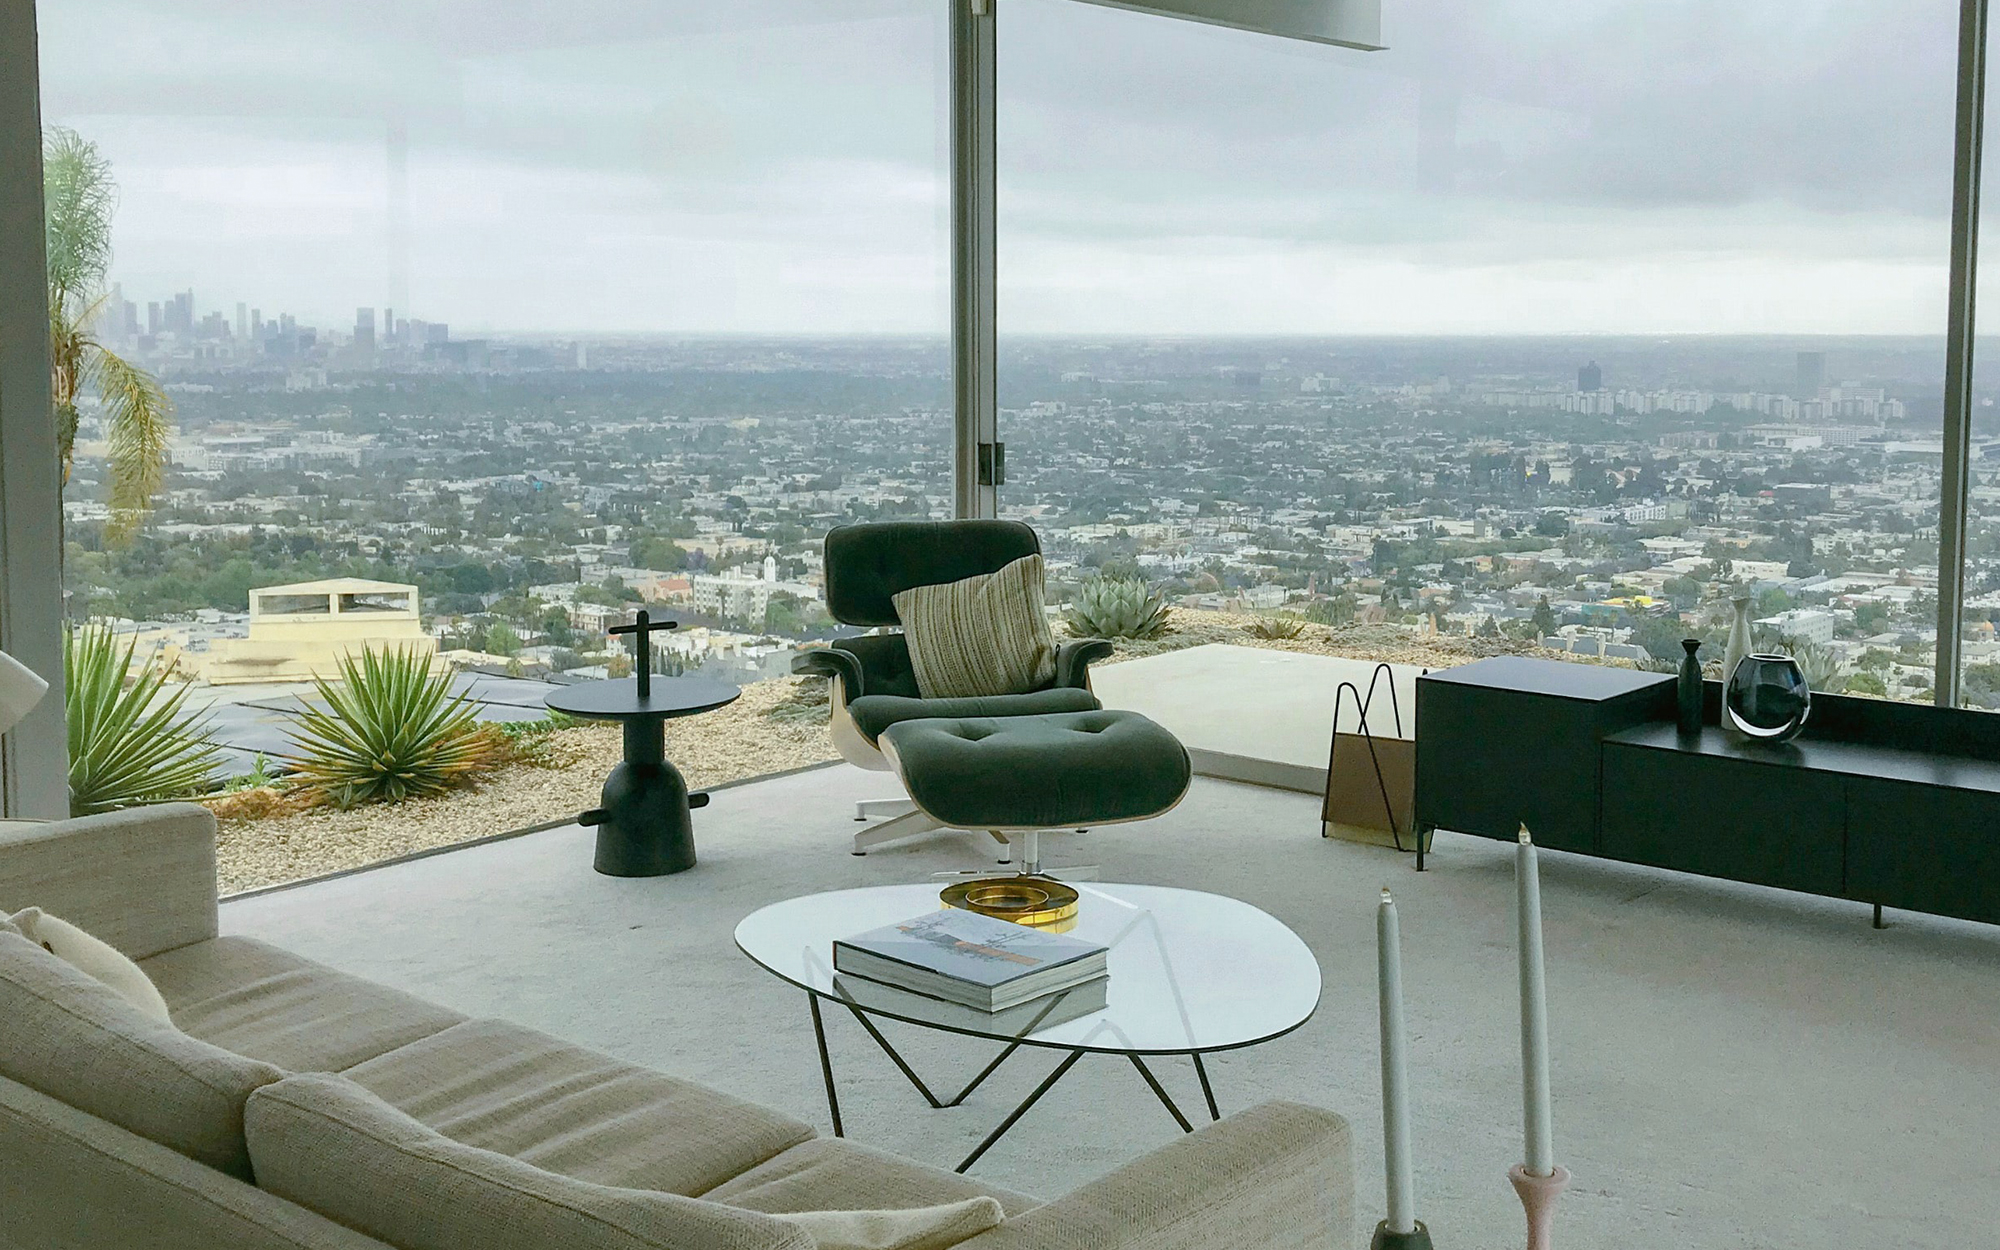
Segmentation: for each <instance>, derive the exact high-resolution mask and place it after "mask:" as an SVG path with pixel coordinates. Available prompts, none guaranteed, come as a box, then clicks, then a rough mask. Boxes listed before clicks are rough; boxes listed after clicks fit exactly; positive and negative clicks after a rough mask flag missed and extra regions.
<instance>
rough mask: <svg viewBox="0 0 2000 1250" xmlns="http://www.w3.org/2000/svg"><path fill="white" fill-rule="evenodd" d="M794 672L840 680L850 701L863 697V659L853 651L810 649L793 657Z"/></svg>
mask: <svg viewBox="0 0 2000 1250" xmlns="http://www.w3.org/2000/svg"><path fill="white" fill-rule="evenodd" d="M792 671H793V672H794V673H797V674H800V675H801V676H807V677H833V678H838V679H839V680H840V684H841V687H842V688H843V689H844V690H845V691H846V694H847V698H848V699H849V700H850V701H852V700H854V699H858V698H860V697H861V695H862V685H861V659H860V657H859V656H857V655H855V654H854V653H853V652H852V651H848V650H844V649H843V648H840V647H808V648H806V649H805V650H804V651H801V652H799V653H798V654H797V655H795V656H793V657H792Z"/></svg>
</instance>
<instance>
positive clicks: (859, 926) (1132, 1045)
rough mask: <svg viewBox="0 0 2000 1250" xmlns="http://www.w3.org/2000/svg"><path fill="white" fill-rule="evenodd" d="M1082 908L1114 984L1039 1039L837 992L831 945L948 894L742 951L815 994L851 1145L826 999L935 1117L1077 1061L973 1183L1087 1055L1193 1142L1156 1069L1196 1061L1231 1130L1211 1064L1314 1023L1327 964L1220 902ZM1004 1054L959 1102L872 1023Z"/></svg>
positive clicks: (1110, 900) (744, 930) (1153, 898)
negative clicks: (1135, 1083)
mask: <svg viewBox="0 0 2000 1250" xmlns="http://www.w3.org/2000/svg"><path fill="white" fill-rule="evenodd" d="M1072 884H1075V885H1076V889H1077V890H1078V892H1079V893H1080V894H1081V895H1082V899H1081V901H1080V906H1079V909H1078V912H1077V917H1076V925H1075V927H1074V928H1072V929H1069V930H1068V931H1067V932H1068V933H1069V935H1070V936H1071V937H1078V938H1083V939H1085V940H1087V941H1094V942H1102V943H1104V944H1105V945H1106V946H1108V947H1110V954H1109V956H1108V962H1109V965H1110V971H1109V976H1110V980H1109V982H1108V983H1107V985H1106V990H1107V994H1106V1003H1105V1006H1104V1008H1103V1009H1102V1010H1101V1011H1096V1012H1093V1013H1091V1014H1090V1015H1086V1016H1081V1017H1078V1018H1076V1019H1073V1020H1069V1021H1066V1022H1064V1023H1061V1024H1057V1025H1055V1026H1053V1027H1048V1028H1040V1029H1035V1028H1034V1024H1033V1021H1032V1020H1030V1021H1028V1022H1027V1023H1026V1024H1025V1025H1023V1026H1021V1027H1024V1028H1027V1029H1029V1030H1031V1031H1027V1032H1022V1033H1018V1034H1017V1033H1013V1032H1008V1031H1007V1030H1005V1029H1002V1028H995V1027H993V1026H992V1025H990V1024H988V1023H986V1021H985V1020H984V1019H983V1018H981V1017H979V1016H978V1015H977V1013H972V1012H955V1013H953V1015H952V1022H951V1023H940V1022H939V1020H938V1019H936V1018H929V1017H927V1016H920V1015H918V1014H914V1013H911V1012H909V1011H907V1010H892V1009H888V1008H885V1007H883V1006H881V1005H879V1004H875V1003H872V1002H871V1003H862V1002H859V1001H856V999H855V996H854V995H853V994H852V993H851V992H850V991H848V990H847V989H846V988H845V986H846V985H847V984H850V982H849V981H848V979H847V978H846V977H842V978H840V979H838V980H836V978H835V976H834V971H833V943H834V941H835V940H836V939H838V938H849V937H854V936H855V935H857V934H861V933H865V932H867V931H868V930H870V929H877V928H881V927H882V926H884V925H891V924H895V923H896V922H897V921H900V920H908V919H910V918H911V917H912V916H918V915H922V914H923V913H924V912H926V911H934V910H936V909H937V908H938V907H939V906H941V904H940V903H939V902H938V887H937V886H936V885H935V884H932V885H889V886H875V887H872V888H869V889H861V890H838V891H834V892H832V893H827V894H809V895H806V896H805V897H803V898H795V899H788V900H786V901H785V902H782V903H773V904H771V905H770V906H769V907H765V908H762V909H761V910H758V911H755V912H752V913H751V914H750V915H749V916H747V917H745V918H744V920H743V922H742V923H741V924H739V925H737V926H736V945H737V946H738V947H739V948H740V949H741V950H742V951H743V953H744V954H746V955H748V956H750V958H751V959H753V960H755V961H756V962H757V963H758V964H760V965H761V966H763V968H764V969H765V970H766V971H769V972H771V973H773V974H775V975H777V976H778V977H780V978H782V979H784V980H786V981H788V982H790V983H791V984H793V985H795V986H797V987H798V988H800V989H802V990H804V991H805V992H806V999H807V1002H808V1004H809V1005H810V1008H811V1011H812V1022H813V1038H814V1040H815V1041H816V1042H817V1043H818V1046H819V1062H820V1075H821V1077H822V1078H823V1079H824V1080H825V1082H826V1103H827V1110H828V1111H830V1112H831V1113H832V1115H833V1132H834V1136H836V1137H839V1136H843V1135H844V1134H843V1132H842V1127H841V1121H840V1096H839V1094H838V1092H837V1091H836V1090H835V1088H834V1080H833V1060H832V1058H831V1056H830V1055H829V1054H828V1052H827V1048H826V1025H825V1021H824V1020H823V1019H822V1016H821V1011H820V1000H821V999H825V1000H827V1001H828V1002H831V1003H833V1004H835V1005H837V1006H839V1007H843V1008H845V1009H846V1010H847V1011H848V1012H850V1013H851V1014H852V1015H853V1016H854V1018H855V1019H856V1020H857V1021H859V1022H860V1024H861V1027H862V1028H863V1029H864V1030H865V1031H866V1032H867V1033H868V1035H869V1036H870V1037H871V1038H873V1039H874V1040H875V1042H876V1044H877V1045H879V1046H880V1047H881V1048H882V1050H883V1051H884V1053H886V1054H887V1055H888V1056H889V1058H890V1059H891V1060H892V1061H893V1062H894V1063H895V1065H896V1067H897V1068H898V1069H900V1070H901V1071H902V1073H903V1075H904V1076H906V1077H908V1078H909V1080H910V1083H911V1084H912V1085H914V1086H916V1089H917V1092H918V1093H919V1094H921V1095H923V1098H924V1101H926V1102H927V1103H929V1104H930V1105H931V1106H932V1107H955V1106H958V1105H959V1104H960V1103H962V1102H964V1101H965V1099H966V1097H967V1096H968V1095H970V1094H971V1093H972V1091H973V1090H975V1089H978V1088H979V1086H980V1085H981V1084H982V1083H983V1082H984V1081H985V1080H986V1078H987V1077H989V1076H991V1075H993V1073H994V1072H995V1071H997V1070H998V1069H999V1067H1000V1065H1001V1064H1003V1063H1005V1062H1006V1061H1007V1060H1008V1059H1009V1058H1010V1057H1012V1056H1013V1055H1014V1053H1015V1052H1016V1051H1018V1050H1020V1049H1021V1048H1022V1047H1024V1046H1026V1047H1038V1048H1041V1049H1044V1050H1056V1051H1064V1052H1067V1053H1066V1054H1065V1055H1064V1056H1063V1059H1062V1062H1061V1063H1059V1064H1057V1065H1056V1068H1055V1070H1054V1071H1053V1072H1051V1073H1049V1075H1048V1078H1047V1079H1046V1080H1044V1081H1043V1082H1042V1083H1041V1084H1040V1085H1039V1086H1037V1087H1036V1089H1035V1091H1034V1093H1032V1094H1030V1095H1028V1097H1027V1099H1026V1101H1024V1102H1022V1103H1021V1105H1020V1106H1018V1107H1016V1108H1015V1109H1014V1110H1013V1111H1012V1112H1011V1113H1009V1114H1008V1116H1007V1117H1006V1119H1004V1120H1002V1121H1001V1122H1000V1124H999V1126H998V1127H997V1128H995V1129H994V1130H993V1131H992V1132H991V1133H990V1134H988V1135H987V1137H986V1139H985V1140H984V1141H982V1142H980V1143H979V1145H978V1146H977V1147H976V1148H975V1149H974V1150H973V1152H972V1153H971V1154H970V1155H967V1156H966V1158H965V1160H964V1161H963V1162H962V1163H960V1164H959V1165H958V1169H957V1170H958V1171H960V1172H963V1171H965V1170H966V1169H967V1168H969V1167H971V1166H972V1165H973V1164H974V1163H975V1162H977V1161H978V1159H979V1157H980V1156H981V1155H983V1154H985V1153H986V1151H987V1150H988V1149H990V1148H991V1147H992V1146H993V1144H994V1143H995V1142H997V1141H999V1140H1000V1138H1001V1137H1003V1136H1004V1135H1005V1134H1006V1133H1007V1131H1008V1130H1009V1129H1011V1128H1013V1127H1014V1125H1015V1124H1016V1123H1017V1122H1018V1121H1019V1120H1020V1118H1021V1117H1022V1116H1024V1115H1026V1114H1027V1113H1028V1110H1029V1108H1031V1107H1033V1106H1034V1105H1035V1104H1036V1103H1037V1102H1039V1101H1040V1100H1041V1098H1042V1096H1043V1095H1044V1094H1046V1093H1048V1092H1049V1090H1050V1089H1052V1088H1054V1086H1055V1084H1056V1082H1058V1081H1060V1080H1062V1078H1063V1077H1064V1076H1065V1075H1067V1074H1068V1072H1069V1070H1070V1069H1071V1068H1073V1067H1075V1066H1076V1064H1077V1062H1078V1061H1079V1060H1081V1059H1082V1058H1083V1057H1084V1056H1085V1055H1092V1054H1096V1055H1122V1056H1124V1057H1125V1058H1126V1059H1129V1060H1130V1061H1131V1063H1132V1066H1133V1067H1134V1068H1135V1069H1137V1070H1138V1073H1139V1075H1140V1076H1141V1077H1142V1078H1143V1079H1144V1080H1145V1082H1146V1085H1147V1086H1148V1087H1149V1088H1150V1089H1151V1090H1152V1091H1153V1093H1154V1094H1155V1095H1156V1096H1157V1097H1158V1098H1159V1100H1160V1102H1161V1103H1162V1104H1164V1105H1165V1107H1166V1108H1167V1111H1168V1112H1169V1113H1170V1114H1171V1115H1172V1116H1173V1117H1174V1121H1175V1122H1176V1123H1177V1124H1179V1125H1180V1127H1181V1129H1182V1131H1184V1132H1193V1131H1194V1126H1193V1125H1192V1124H1191V1123H1189V1121H1188V1117H1187V1116H1186V1115H1184V1114H1182V1112H1181V1109H1180V1108H1179V1107H1178V1106H1176V1105H1175V1103H1174V1100H1173V1099H1172V1098H1171V1097H1170V1096H1169V1095H1168V1094H1167V1091H1166V1087H1165V1086H1163V1085H1161V1084H1160V1081H1159V1078H1158V1077H1157V1076H1155V1075H1154V1074H1153V1070H1152V1069H1151V1068H1149V1067H1148V1066H1147V1065H1146V1060H1147V1059H1148V1058H1152V1057H1158V1056H1167V1055H1186V1056H1188V1057H1189V1058H1191V1059H1192V1060H1193V1061H1194V1070H1195V1073H1196V1075H1197V1076H1198V1077H1199V1078H1200V1081H1201V1092H1202V1097H1203V1099H1204V1100H1205V1101H1206V1102H1207V1104H1208V1114H1209V1118H1210V1119H1212V1120H1219V1119H1221V1118H1222V1113H1221V1110H1220V1109H1219V1108H1218V1107H1217V1105H1216V1101H1215V1092H1214V1089H1213V1087H1212V1086H1210V1084H1209V1081H1208V1069H1207V1068H1206V1067H1204V1066H1203V1064H1202V1061H1201V1060H1202V1056H1203V1055H1205V1054H1211V1053H1213V1052H1215V1051H1221V1050H1236V1049H1239V1048H1241V1047H1245V1046H1255V1045H1258V1044H1259V1043H1262V1042H1268V1041H1271V1040H1272V1039H1273V1038H1278V1037H1283V1036H1284V1035H1285V1034H1287V1033H1289V1032H1291V1031H1292V1030H1293V1029H1296V1028H1298V1027H1299V1026H1300V1025H1302V1024H1304V1023H1305V1022H1306V1021H1307V1020H1309V1019H1311V1018H1312V1014H1313V1011H1314V1009H1315V1008H1316V1007H1318V1005H1319V993H1320V976H1319V961H1317V960H1316V959H1314V958H1313V954H1312V952H1311V951H1310V950H1308V949H1307V948H1306V944H1305V943H1304V942H1303V941H1301V940H1300V939H1299V936H1298V934H1296V933H1293V932H1292V931H1291V930H1290V929H1288V928H1286V927H1285V926H1284V925H1283V924H1282V923H1280V922H1279V921H1278V920H1276V919H1274V918H1273V917H1271V916H1270V915H1268V914H1266V913H1265V912H1262V911H1259V910H1258V909H1257V908H1255V907H1252V906H1251V905H1250V904H1248V903H1245V902H1241V901H1239V900H1237V899H1233V898H1226V897H1224V896H1222V895H1220V894H1205V893H1203V892H1201V891H1199V890H1180V889H1173V888H1170V887H1166V886H1150V885H1095V884H1076V883H1072ZM877 1016H879V1017H883V1018H887V1019H892V1020H901V1021H904V1022H906V1023H909V1024H914V1025H918V1026H920V1027H922V1028H926V1029H935V1030H941V1031H943V1032H948V1033H959V1034H963V1035H966V1036H969V1037H981V1038H988V1039H991V1040H993V1041H997V1042H1003V1043H1005V1048H1004V1049H1003V1050H1002V1051H1001V1052H1000V1053H999V1055H997V1056H996V1057H995V1058H994V1059H993V1060H992V1062H990V1063H988V1064H987V1065H986V1066H985V1068H983V1069H981V1070H980V1072H979V1073H978V1074H977V1075H976V1076H974V1077H973V1078H972V1080H971V1081H970V1082H969V1083H968V1084H967V1085H966V1086H965V1088H963V1089H961V1090H959V1091H958V1093H957V1095H956V1096H954V1097H950V1098H941V1097H939V1096H938V1095H937V1094H935V1093H933V1092H932V1090H931V1088H930V1087H929V1086H928V1085H927V1084H925V1083H924V1080H923V1078H922V1077H920V1076H919V1075H918V1074H917V1072H916V1070H915V1069H914V1068H912V1067H911V1066H910V1064H909V1062H908V1060H906V1059H905V1058H904V1057H903V1056H902V1055H901V1054H899V1053H898V1052H897V1050H896V1048H895V1047H894V1046H892V1045H890V1044H889V1040H888V1039H887V1038H886V1037H884V1036H883V1035H882V1031H881V1030H880V1029H879V1028H878V1027H876V1024H875V1021H874V1019H872V1018H871V1017H877Z"/></svg>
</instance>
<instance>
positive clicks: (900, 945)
mask: <svg viewBox="0 0 2000 1250" xmlns="http://www.w3.org/2000/svg"><path fill="white" fill-rule="evenodd" d="M1107 953H1108V948H1107V947H1105V946H1104V945H1103V944H1102V943H1098V942H1086V941H1083V940H1081V939H1078V938H1073V937H1068V936H1065V935H1063V934H1060V933H1047V932H1044V931H1042V930H1039V929H1034V928H1030V927H1029V926H1027V925H1018V924H1014V923H1011V922H1010V921H1006V920H995V919H993V918H992V917H991V916H982V915H980V914H979V913H978V912H971V911H959V910H957V909H955V908H946V909H944V910H941V911H934V912H929V913H927V914H925V915H922V916H918V917H916V918H915V919H912V920H905V921H902V922H900V923H898V924H892V925H885V926H883V927H882V928H880V929H875V930H871V931H870V932H867V933H863V934H861V935H859V936H858V937H851V938H844V939H842V940H840V941H837V942H835V943H834V944H833V966H834V969H835V970H836V971H839V972H844V973H847V974H848V975H849V976H858V977H866V978H868V979H869V980H871V981H880V982H882V983H883V984H885V985H893V986H896V987H898V988H900V989H906V990H914V991H916V992H917V993H919V994H928V995H930V996H931V997H933V998H942V999H944V1000H946V1001H947V1002H954V1003H962V1004H964V1005H965V1006H967V1007H976V1008H978V1009H979V1010H981V1011H1004V1010H1006V1009H1007V1008H1009V1007H1012V1006H1015V1005H1017V1004H1019V1003H1024V1002H1027V1001H1028V1000H1029V999H1034V998H1040V997H1042V996H1043V995H1046V994H1052V993H1054V992H1056V991H1057V990H1063V989H1068V988H1070V987H1071V986H1074V985H1081V984H1082V983H1084V982H1085V981H1090V980H1094V979H1096V978H1098V977H1101V976H1103V975H1104V974H1105V956H1106V954H1107Z"/></svg>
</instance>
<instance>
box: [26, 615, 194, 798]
mask: <svg viewBox="0 0 2000 1250" xmlns="http://www.w3.org/2000/svg"><path fill="white" fill-rule="evenodd" d="M132 647H133V644H132V643H131V642H127V643H126V644H125V645H124V646H123V647H120V646H119V645H118V640H117V639H116V638H115V637H113V635H112V633H111V631H110V630H109V629H105V628H103V627H101V626H84V627H82V628H80V629H73V630H71V631H70V632H69V633H68V634H66V635H64V636H63V671H64V673H65V674H66V675H67V680H66V681H65V684H64V687H63V710H64V712H65V713H66V714H67V716H68V719H69V812H70V815H72V816H88V815H90V814H91V813H93V812H108V811H110V810H112V809H113V808H117V807H130V806H132V805H134V804H137V803H157V802H160V801H161V800H163V799H173V798H181V797H184V796H186V795H190V794H195V793H198V792H200V791H202V790H205V789H207V788H208V786H209V784H210V782H211V781H212V780H213V778H214V774H215V768H216V761H217V750H216V746H215V744H214V743H213V742H211V741H210V740H209V736H208V717H207V716H206V714H204V713H202V712H190V711H188V710H186V707H185V705H186V703H187V697H188V685H187V683H186V682H173V681H171V679H170V678H169V676H168V674H167V673H166V671H165V670H163V669H161V668H159V667H158V666H156V665H155V664H154V663H153V662H152V661H151V660H148V661H146V663H145V665H144V667H142V668H141V669H140V670H139V674H138V676H137V677H135V678H133V679H132V684H131V685H129V686H128V685H126V684H125V679H126V676H127V674H129V673H130V672H131V670H132Z"/></svg>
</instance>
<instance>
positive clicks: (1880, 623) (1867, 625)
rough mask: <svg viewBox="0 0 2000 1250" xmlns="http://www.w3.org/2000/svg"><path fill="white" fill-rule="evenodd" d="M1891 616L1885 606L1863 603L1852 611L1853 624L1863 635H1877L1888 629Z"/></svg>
mask: <svg viewBox="0 0 2000 1250" xmlns="http://www.w3.org/2000/svg"><path fill="white" fill-rule="evenodd" d="M1892 615H1893V614H1892V613H1891V612H1890V611H1889V605H1887V604H1884V603H1864V604H1861V605H1859V606H1858V607H1856V608H1855V609H1854V624H1855V627H1856V628H1858V629H1859V630H1860V631H1861V632H1862V633H1864V634H1879V633H1881V632H1882V631H1883V630H1885V629H1887V628H1888V627H1889V620H1890V617H1891V616H1892ZM1871 654H1872V653H1871Z"/></svg>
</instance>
